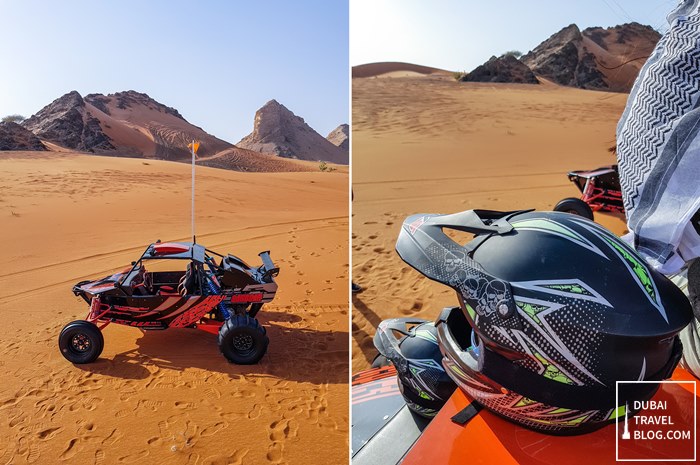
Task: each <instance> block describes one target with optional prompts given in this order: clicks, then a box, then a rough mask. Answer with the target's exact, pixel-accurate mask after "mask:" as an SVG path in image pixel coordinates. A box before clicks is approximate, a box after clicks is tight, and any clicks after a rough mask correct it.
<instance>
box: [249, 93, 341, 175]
mask: <svg viewBox="0 0 700 465" xmlns="http://www.w3.org/2000/svg"><path fill="white" fill-rule="evenodd" d="M236 145H237V146H238V147H242V148H245V149H249V150H253V151H256V152H264V153H273V154H276V155H278V156H281V157H285V158H298V159H300V160H313V161H319V160H323V161H330V162H335V163H348V158H349V157H348V154H347V153H345V151H344V150H343V149H341V148H339V147H337V146H335V145H333V144H332V143H331V142H329V141H328V140H326V139H325V138H324V137H323V136H321V135H320V134H318V133H317V132H316V131H314V130H313V129H312V128H311V127H310V126H309V125H308V124H306V122H305V121H304V119H303V118H301V117H299V116H297V115H295V114H294V113H293V112H292V111H291V110H289V109H288V108H287V107H285V106H284V105H282V104H281V103H279V102H277V101H276V100H270V101H269V102H267V103H266V104H265V105H263V106H262V107H261V108H260V109H259V110H258V111H256V112H255V122H254V125H253V132H251V133H250V134H249V135H247V136H246V137H244V138H243V139H241V141H240V142H239V143H238V144H236Z"/></svg>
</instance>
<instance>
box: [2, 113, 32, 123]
mask: <svg viewBox="0 0 700 465" xmlns="http://www.w3.org/2000/svg"><path fill="white" fill-rule="evenodd" d="M25 119H27V118H25V117H24V116H22V115H7V116H4V117H3V118H2V122H3V123H21V122H22V121H24V120H25Z"/></svg>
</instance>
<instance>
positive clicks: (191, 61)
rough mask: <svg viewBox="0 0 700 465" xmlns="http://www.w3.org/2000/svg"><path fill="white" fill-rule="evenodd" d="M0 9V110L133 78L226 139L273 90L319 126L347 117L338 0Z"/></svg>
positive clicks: (30, 4)
mask: <svg viewBox="0 0 700 465" xmlns="http://www.w3.org/2000/svg"><path fill="white" fill-rule="evenodd" d="M0 18H2V27H0V42H1V43H2V46H0V63H2V70H3V71H2V73H0V116H4V115H7V114H14V113H19V114H21V115H24V116H30V115H31V114H33V113H36V112H37V111H38V110H40V109H41V108H42V107H43V106H44V105H46V104H48V103H50V102H51V101H53V100H54V99H56V98H58V97H59V96H61V95H63V94H64V93H66V92H69V91H71V90H77V91H78V92H80V93H81V94H82V95H86V94H89V93H94V92H99V93H103V94H107V93H113V92H117V91H121V90H129V89H133V90H137V91H139V92H145V93H147V94H148V95H150V96H151V97H153V98H155V99H156V100H158V101H159V102H161V103H163V104H166V105H169V106H172V107H174V108H176V109H177V110H178V111H180V113H181V114H182V115H183V116H184V117H185V118H186V119H187V120H188V121H190V122H191V123H193V124H196V125H198V126H200V127H202V128H203V129H204V130H206V131H207V132H209V133H211V134H214V135H216V136H217V137H220V138H222V139H224V140H227V141H229V142H233V143H236V142H238V141H239V140H240V139H241V138H242V137H243V136H245V135H247V134H248V133H249V132H250V131H251V130H252V129H253V117H254V114H255V111H256V110H257V109H258V108H260V107H261V106H262V105H264V104H265V102H267V101H268V100H270V99H273V98H274V99H276V100H277V101H279V102H280V103H282V104H283V105H285V106H286V107H287V108H289V109H290V110H292V111H293V112H294V113H296V114H297V115H299V116H301V117H303V118H304V119H305V120H306V122H307V123H308V124H309V125H310V126H311V127H313V128H314V129H316V130H317V131H318V132H319V133H321V134H322V135H323V136H325V135H327V134H328V132H330V131H331V130H332V129H334V128H335V127H336V126H338V125H339V124H341V123H347V122H348V119H349V83H348V80H349V78H348V76H349V71H348V3H347V0H333V1H323V0H298V1H284V0H266V1H243V0H236V1H224V0H221V1H206V2H192V1H189V2H185V1H181V0H169V1H164V0H149V1H134V0H120V1H111V2H106V1H79V0H61V1H38V0H23V1H11V0H0Z"/></svg>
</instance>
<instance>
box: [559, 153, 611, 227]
mask: <svg viewBox="0 0 700 465" xmlns="http://www.w3.org/2000/svg"><path fill="white" fill-rule="evenodd" d="M569 181H571V182H573V183H574V184H575V185H576V187H578V189H579V190H580V191H581V198H580V199H577V198H575V197H568V198H566V199H563V200H561V201H560V202H559V203H557V205H556V206H555V207H554V211H558V212H565V213H572V214H574V215H579V216H583V217H585V218H588V219H589V220H593V212H597V211H605V212H617V213H622V214H623V215H624V213H625V208H624V206H623V204H622V190H621V188H620V176H619V174H618V172H617V165H610V166H603V167H600V168H598V169H595V170H590V171H571V172H570V173H569Z"/></svg>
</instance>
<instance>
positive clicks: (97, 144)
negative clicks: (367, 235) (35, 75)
mask: <svg viewBox="0 0 700 465" xmlns="http://www.w3.org/2000/svg"><path fill="white" fill-rule="evenodd" d="M22 125H23V126H24V127H25V128H27V129H28V130H30V131H32V132H33V133H34V134H36V135H37V136H38V137H39V138H41V139H43V140H46V141H49V142H53V143H55V144H57V145H59V146H62V147H65V148H68V149H73V150H77V151H82V152H91V153H97V154H103V155H119V156H133V157H146V158H157V159H163V160H185V159H189V156H190V155H189V151H188V149H187V143H188V142H189V141H191V140H194V139H196V140H199V141H201V147H200V150H199V155H201V156H211V155H214V154H216V153H218V152H220V151H222V150H226V149H229V148H231V147H233V145H232V144H230V143H228V142H226V141H223V140H221V139H218V138H216V137H214V136H212V135H210V134H207V133H206V132H205V131H204V130H202V129H201V128H199V127H197V126H195V125H193V124H190V123H188V122H187V121H186V120H185V119H184V118H183V117H182V115H181V114H180V113H179V112H178V111H177V110H175V109H174V108H171V107H168V106H166V105H163V104H162V103H159V102H157V101H156V100H154V99H152V98H151V97H149V96H148V95H147V94H144V93H140V92H135V91H133V90H129V91H125V92H117V93H115V94H109V95H102V94H89V95H87V96H85V97H84V98H83V97H81V95H80V94H79V93H78V92H76V91H73V92H69V93H67V94H66V95H64V96H62V97H60V98H58V99H56V100H54V101H53V102H52V103H50V104H49V105H47V106H46V107H44V108H42V109H41V110H40V111H39V112H38V113H37V114H35V115H33V116H32V117H31V118H29V119H27V120H25V121H24V122H22Z"/></svg>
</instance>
